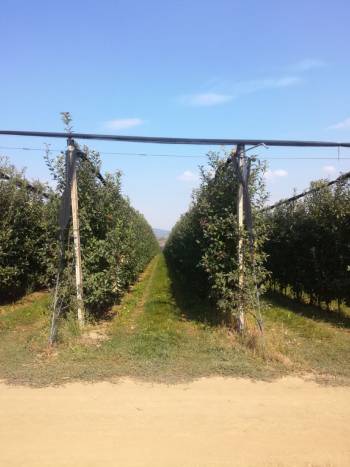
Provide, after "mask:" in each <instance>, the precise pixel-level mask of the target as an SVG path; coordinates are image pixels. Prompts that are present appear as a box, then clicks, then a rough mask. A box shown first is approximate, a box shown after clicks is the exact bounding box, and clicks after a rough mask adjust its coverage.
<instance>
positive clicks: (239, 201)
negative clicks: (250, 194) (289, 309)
mask: <svg viewBox="0 0 350 467" xmlns="http://www.w3.org/2000/svg"><path fill="white" fill-rule="evenodd" d="M235 157H237V158H238V161H239V166H240V168H241V170H243V166H244V146H243V145H241V144H239V145H238V146H237V150H236V155H235ZM237 220H238V231H239V233H238V235H239V238H238V286H239V303H238V331H239V332H240V333H242V332H243V331H244V327H245V320H244V303H243V287H244V269H243V235H242V234H243V229H244V210H243V185H242V183H241V182H239V188H238V196H237Z"/></svg>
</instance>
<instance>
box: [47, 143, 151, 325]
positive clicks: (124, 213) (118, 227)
mask: <svg viewBox="0 0 350 467" xmlns="http://www.w3.org/2000/svg"><path fill="white" fill-rule="evenodd" d="M84 152H85V154H86V155H87V160H82V159H78V161H77V179H78V193H79V222H80V240H81V251H82V265H83V277H84V304H85V307H86V308H87V310H88V311H89V312H90V314H92V315H95V316H96V315H98V314H99V313H101V312H103V311H104V310H105V309H106V308H107V307H108V306H110V305H111V304H113V303H115V302H116V301H118V300H119V299H120V298H121V296H122V295H123V294H124V292H125V291H126V290H127V289H128V288H129V287H130V285H131V284H133V283H134V282H135V280H136V279H137V277H138V276H139V274H140V272H141V271H143V269H144V267H145V266H146V265H147V263H148V262H149V261H150V259H151V258H152V257H153V256H154V255H155V254H156V253H157V252H158V250H159V247H158V243H157V240H156V238H155V236H154V234H153V231H152V229H151V227H150V226H149V224H148V223H147V221H146V220H145V218H144V217H143V216H142V214H140V213H139V212H138V211H136V210H135V209H134V208H133V207H132V206H131V205H130V203H129V201H128V200H127V199H125V198H124V197H123V196H122V194H121V183H120V179H121V174H120V173H116V174H113V175H112V174H107V175H106V177H105V181H106V183H105V185H104V184H102V183H101V181H100V180H99V179H98V178H96V176H95V174H96V172H97V171H100V168H101V160H100V156H99V154H98V153H97V152H94V151H89V149H88V148H87V147H85V148H84ZM47 163H48V165H49V168H50V170H51V172H52V174H53V176H54V178H55V180H56V182H57V186H58V190H59V191H60V192H62V190H63V188H64V155H63V154H61V155H60V156H58V157H57V158H54V159H50V158H49V157H48V158H47ZM56 264H57V263H56ZM66 264H67V267H66V270H65V272H64V275H63V281H62V284H61V289H60V293H61V299H62V300H63V302H64V305H65V308H66V309H71V308H73V307H74V306H75V285H74V284H75V281H74V258H73V237H72V231H71V230H70V231H69V233H68V248H67V251H66Z"/></svg>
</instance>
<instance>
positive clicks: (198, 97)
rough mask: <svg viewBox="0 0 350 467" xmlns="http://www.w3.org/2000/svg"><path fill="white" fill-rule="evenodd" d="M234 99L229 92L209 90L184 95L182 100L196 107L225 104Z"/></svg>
mask: <svg viewBox="0 0 350 467" xmlns="http://www.w3.org/2000/svg"><path fill="white" fill-rule="evenodd" d="M232 99H233V96H229V95H227V94H218V93H215V92H208V93H203V94H191V95H187V96H182V97H181V98H180V100H181V101H182V102H183V103H184V104H187V105H191V106H194V107H210V106H213V105H219V104H224V103H225V102H228V101H230V100H232Z"/></svg>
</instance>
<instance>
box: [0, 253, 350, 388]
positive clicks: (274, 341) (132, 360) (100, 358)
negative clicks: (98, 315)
mask: <svg viewBox="0 0 350 467" xmlns="http://www.w3.org/2000/svg"><path fill="white" fill-rule="evenodd" d="M49 298H50V297H49V296H48V294H41V295H36V296H35V297H34V298H33V299H32V300H31V299H30V297H29V299H27V300H24V301H23V302H22V303H19V304H16V305H15V306H6V307H0V379H3V380H5V381H7V382H9V383H21V384H31V385H37V386H40V385H47V384H60V383H63V382H67V381H75V380H84V381H98V380H115V379H117V378H119V377H134V378H139V379H147V380H150V381H163V382H176V381H184V380H189V379H193V378H198V377H201V376H209V375H225V376H240V377H250V378H257V379H261V378H263V379H272V378H275V377H278V376H281V375H285V374H288V373H297V374H301V373H303V372H308V373H310V372H311V373H313V374H314V375H315V376H316V377H317V378H323V379H325V378H326V377H327V379H328V380H330V379H331V380H333V381H334V382H336V383H339V384H341V383H346V382H348V381H349V379H350V333H349V330H348V329H347V327H346V323H343V324H341V323H339V320H333V321H332V320H327V319H325V317H323V316H319V315H317V313H316V312H317V310H316V309H315V310H311V309H310V308H303V306H301V305H298V304H295V303H294V302H292V301H291V300H286V299H281V298H280V297H277V296H275V297H272V296H271V297H269V298H268V299H265V302H264V303H265V305H266V306H265V307H264V311H263V313H264V319H265V343H264V346H263V345H262V343H261V342H260V341H259V339H258V338H257V336H256V334H254V333H251V334H250V335H249V336H248V337H246V338H244V339H241V338H239V337H238V336H237V335H236V334H235V333H233V332H229V331H228V330H227V328H225V327H224V326H221V325H220V324H218V323H213V320H212V319H210V318H211V316H212V311H211V310H210V307H209V305H208V304H207V303H205V302H201V301H200V300H199V299H197V298H195V296H194V294H192V293H191V291H189V290H186V288H185V287H184V286H183V285H181V284H179V283H178V282H176V281H175V280H174V278H173V277H172V276H170V275H169V271H168V269H167V266H166V263H165V260H164V257H163V256H162V255H160V256H157V257H156V258H155V259H154V260H153V261H152V262H151V264H150V265H149V266H148V268H147V270H146V271H145V273H144V274H143V275H142V277H141V279H140V281H139V282H137V283H136V284H135V286H134V287H133V289H132V290H131V291H130V292H129V293H128V294H127V295H126V296H125V297H124V299H123V301H122V303H121V304H120V305H118V306H116V307H114V309H113V310H112V314H113V319H112V320H111V321H109V322H101V323H97V324H95V325H90V326H88V327H87V329H86V331H84V335H80V333H79V332H78V330H77V328H76V326H75V324H74V322H72V321H71V320H68V322H66V323H61V326H60V340H59V343H58V344H57V345H56V346H55V347H54V348H53V349H50V348H48V346H47V335H48V328H49V313H48V311H47V310H48V304H49ZM96 335H97V338H96ZM99 336H100V337H101V338H100V339H99V338H98V337H99Z"/></svg>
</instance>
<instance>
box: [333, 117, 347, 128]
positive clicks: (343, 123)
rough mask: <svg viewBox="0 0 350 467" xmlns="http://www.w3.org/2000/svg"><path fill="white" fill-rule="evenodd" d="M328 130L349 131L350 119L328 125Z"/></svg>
mask: <svg viewBox="0 0 350 467" xmlns="http://www.w3.org/2000/svg"><path fill="white" fill-rule="evenodd" d="M328 130H350V117H348V118H346V119H345V120H342V121H341V122H338V123H334V124H333V125H330V126H329V127H328Z"/></svg>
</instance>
